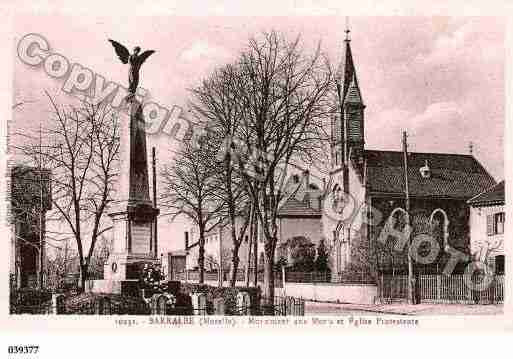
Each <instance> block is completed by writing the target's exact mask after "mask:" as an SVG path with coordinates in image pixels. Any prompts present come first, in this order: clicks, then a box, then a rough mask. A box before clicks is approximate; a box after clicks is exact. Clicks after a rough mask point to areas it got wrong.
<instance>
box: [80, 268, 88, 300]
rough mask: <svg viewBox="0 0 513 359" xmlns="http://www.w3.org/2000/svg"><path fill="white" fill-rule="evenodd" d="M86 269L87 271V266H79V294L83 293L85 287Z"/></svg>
mask: <svg viewBox="0 0 513 359" xmlns="http://www.w3.org/2000/svg"><path fill="white" fill-rule="evenodd" d="M87 269H88V265H87V264H81V265H80V288H79V291H80V292H81V293H84V292H85V285H86V281H87Z"/></svg>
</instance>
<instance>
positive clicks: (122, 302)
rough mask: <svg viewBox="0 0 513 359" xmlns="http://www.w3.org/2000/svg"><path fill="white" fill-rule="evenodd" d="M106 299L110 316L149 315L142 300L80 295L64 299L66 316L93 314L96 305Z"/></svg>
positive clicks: (118, 296)
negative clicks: (108, 302)
mask: <svg viewBox="0 0 513 359" xmlns="http://www.w3.org/2000/svg"><path fill="white" fill-rule="evenodd" d="M103 298H108V299H109V300H110V303H111V314H150V308H149V307H148V305H147V304H146V303H145V302H144V300H142V298H137V297H132V296H127V295H121V294H99V293H82V294H79V295H75V296H70V297H68V298H65V299H64V308H65V309H64V310H65V313H66V314H95V305H96V303H97V302H98V301H99V300H100V299H103Z"/></svg>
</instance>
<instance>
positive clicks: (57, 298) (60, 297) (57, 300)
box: [52, 294, 64, 314]
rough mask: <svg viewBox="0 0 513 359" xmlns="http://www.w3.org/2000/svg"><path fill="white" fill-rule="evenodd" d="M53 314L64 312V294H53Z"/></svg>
mask: <svg viewBox="0 0 513 359" xmlns="http://www.w3.org/2000/svg"><path fill="white" fill-rule="evenodd" d="M52 314H64V294H52Z"/></svg>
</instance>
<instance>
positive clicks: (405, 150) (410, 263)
mask: <svg viewBox="0 0 513 359" xmlns="http://www.w3.org/2000/svg"><path fill="white" fill-rule="evenodd" d="M407 137H408V135H407V133H406V131H403V156H404V194H405V199H406V200H405V210H406V227H405V229H406V230H407V233H410V231H409V228H410V191H409V186H408V140H407ZM410 247H411V237H410V234H408V303H409V304H415V297H414V288H415V282H414V281H415V279H414V277H413V261H412V257H411V254H410Z"/></svg>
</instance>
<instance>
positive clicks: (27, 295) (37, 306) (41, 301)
mask: <svg viewBox="0 0 513 359" xmlns="http://www.w3.org/2000/svg"><path fill="white" fill-rule="evenodd" d="M9 301H10V311H11V313H12V314H14V313H16V314H21V313H27V314H43V312H44V311H45V310H46V309H44V308H45V307H49V306H50V305H51V301H52V292H50V291H48V290H39V289H28V288H27V289H18V290H13V291H11V292H10V295H9Z"/></svg>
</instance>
